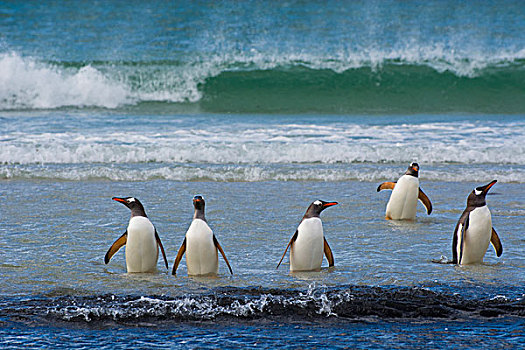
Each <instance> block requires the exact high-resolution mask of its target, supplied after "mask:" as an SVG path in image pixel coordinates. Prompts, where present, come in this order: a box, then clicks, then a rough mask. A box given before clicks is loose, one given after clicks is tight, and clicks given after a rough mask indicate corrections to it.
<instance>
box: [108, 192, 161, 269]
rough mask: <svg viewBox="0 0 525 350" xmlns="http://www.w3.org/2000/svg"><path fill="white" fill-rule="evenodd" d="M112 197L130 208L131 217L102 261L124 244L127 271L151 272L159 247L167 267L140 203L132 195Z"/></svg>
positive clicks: (154, 230) (157, 235)
mask: <svg viewBox="0 0 525 350" xmlns="http://www.w3.org/2000/svg"><path fill="white" fill-rule="evenodd" d="M112 199H113V200H114V201H117V202H120V203H122V204H124V205H125V206H126V207H128V208H129V209H130V210H131V219H130V220H129V224H128V228H127V230H126V232H125V233H124V234H123V235H122V236H120V238H119V239H117V240H116V241H115V243H113V244H112V245H111V247H110V248H109V250H108V252H107V253H106V256H105V257H104V262H105V263H106V264H107V263H109V260H111V257H112V256H113V255H114V254H115V253H116V252H117V251H118V250H119V249H120V248H121V247H122V246H123V245H126V267H127V269H128V272H153V271H155V270H156V268H157V260H158V258H159V247H160V250H161V251H162V256H163V257H164V263H165V264H166V269H167V268H168V260H167V259H166V253H165V252H164V247H163V246H162V242H161V241H160V237H159V234H158V233H157V230H156V229H155V226H153V224H152V223H151V221H149V219H148V216H147V215H146V212H145V211H144V207H143V206H142V203H140V201H139V200H138V199H137V198H133V197H126V198H118V197H113V198H112Z"/></svg>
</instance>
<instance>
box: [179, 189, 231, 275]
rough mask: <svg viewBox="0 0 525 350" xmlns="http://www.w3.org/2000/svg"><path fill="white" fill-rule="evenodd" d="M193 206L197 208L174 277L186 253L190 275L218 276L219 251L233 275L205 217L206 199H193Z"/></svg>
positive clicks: (180, 250) (180, 251) (181, 249)
mask: <svg viewBox="0 0 525 350" xmlns="http://www.w3.org/2000/svg"><path fill="white" fill-rule="evenodd" d="M193 206H194V207H195V214H194V215H193V221H192V222H191V225H190V227H189V228H188V231H187V232H186V237H185V238H184V242H182V245H181V247H180V249H179V252H178V253H177V257H176V258H175V263H174V264H173V270H172V272H171V273H172V275H175V274H176V273H177V267H178V266H179V263H180V261H181V259H182V256H183V255H184V252H186V266H187V268H188V275H216V274H217V273H218V272H219V257H218V253H217V250H219V251H220V252H221V254H222V257H223V258H224V261H226V265H228V269H230V273H231V274H232V275H233V271H232V268H231V266H230V263H229V262H228V259H227V258H226V255H225V254H224V250H222V247H221V245H220V244H219V241H217V238H215V235H214V234H213V231H212V230H211V228H210V227H209V226H208V223H207V221H206V218H205V217H204V206H205V202H204V198H202V197H201V196H195V197H193Z"/></svg>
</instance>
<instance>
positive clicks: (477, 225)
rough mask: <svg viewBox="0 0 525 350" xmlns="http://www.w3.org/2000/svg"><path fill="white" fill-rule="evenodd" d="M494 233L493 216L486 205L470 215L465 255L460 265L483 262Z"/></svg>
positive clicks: (464, 246) (464, 248)
mask: <svg viewBox="0 0 525 350" xmlns="http://www.w3.org/2000/svg"><path fill="white" fill-rule="evenodd" d="M491 233H492V216H491V214H490V210H489V208H488V207H487V206H486V205H485V206H483V207H479V208H476V209H474V210H472V211H471V212H470V213H469V224H468V227H467V231H466V232H465V238H464V239H465V242H464V243H463V254H462V258H461V262H460V264H475V263H481V262H483V257H484V256H485V253H486V252H487V249H488V247H489V243H490V237H491Z"/></svg>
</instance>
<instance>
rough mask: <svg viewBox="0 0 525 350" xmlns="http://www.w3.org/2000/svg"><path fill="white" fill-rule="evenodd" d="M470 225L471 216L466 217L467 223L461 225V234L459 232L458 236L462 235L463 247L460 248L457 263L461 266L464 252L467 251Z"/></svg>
mask: <svg viewBox="0 0 525 350" xmlns="http://www.w3.org/2000/svg"><path fill="white" fill-rule="evenodd" d="M468 224H469V215H467V216H466V217H465V221H464V222H463V223H462V224H460V230H461V232H458V235H460V237H461V243H460V244H461V246H460V248H459V257H458V261H457V263H458V264H461V260H462V259H463V251H464V250H465V235H466V234H467V229H468Z"/></svg>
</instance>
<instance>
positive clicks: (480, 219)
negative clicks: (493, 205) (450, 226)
mask: <svg viewBox="0 0 525 350" xmlns="http://www.w3.org/2000/svg"><path fill="white" fill-rule="evenodd" d="M496 181H497V180H494V181H492V182H490V183H489V184H487V185H485V186H480V187H476V188H475V189H474V190H473V191H472V193H471V194H470V195H469V196H468V198H467V208H466V209H465V210H464V211H463V214H461V217H460V218H459V221H458V223H457V225H456V229H455V230H454V237H453V240H452V256H453V259H452V263H454V264H459V265H466V264H476V263H481V262H483V257H484V256H485V253H486V252H487V248H488V247H489V242H490V243H492V245H493V246H494V250H495V251H496V255H497V256H498V257H499V256H501V254H502V253H503V247H502V245H501V241H500V239H499V237H498V234H497V233H496V230H494V228H493V227H492V216H491V214H490V210H489V208H488V206H487V203H486V202H485V196H486V195H487V192H488V191H489V189H490V188H491V187H492V186H494V184H495V183H496Z"/></svg>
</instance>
